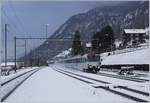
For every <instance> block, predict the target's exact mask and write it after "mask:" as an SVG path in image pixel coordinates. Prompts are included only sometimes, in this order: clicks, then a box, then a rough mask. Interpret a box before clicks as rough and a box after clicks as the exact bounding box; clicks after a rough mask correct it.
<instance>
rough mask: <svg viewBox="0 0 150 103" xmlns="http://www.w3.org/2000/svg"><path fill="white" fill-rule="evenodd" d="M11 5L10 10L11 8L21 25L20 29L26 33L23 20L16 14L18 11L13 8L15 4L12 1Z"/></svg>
mask: <svg viewBox="0 0 150 103" xmlns="http://www.w3.org/2000/svg"><path fill="white" fill-rule="evenodd" d="M9 4H10V8H11V9H12V11H13V12H14V16H15V17H16V19H17V21H18V22H19V24H20V27H21V28H22V31H23V32H24V31H25V29H24V26H23V23H22V21H21V19H20V18H19V16H18V15H17V14H16V11H15V9H14V7H13V3H12V1H11V0H10V3H9Z"/></svg>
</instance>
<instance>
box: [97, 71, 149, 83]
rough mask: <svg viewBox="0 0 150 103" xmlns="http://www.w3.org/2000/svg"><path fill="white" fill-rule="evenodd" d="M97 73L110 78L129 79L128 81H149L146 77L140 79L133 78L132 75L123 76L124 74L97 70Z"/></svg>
mask: <svg viewBox="0 0 150 103" xmlns="http://www.w3.org/2000/svg"><path fill="white" fill-rule="evenodd" d="M97 75H101V76H107V77H112V78H117V79H124V80H129V81H134V82H147V81H149V80H147V79H140V78H134V77H125V76H120V75H114V74H107V73H101V72H98V74H97Z"/></svg>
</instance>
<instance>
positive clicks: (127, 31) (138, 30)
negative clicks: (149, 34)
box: [124, 29, 146, 34]
mask: <svg viewBox="0 0 150 103" xmlns="http://www.w3.org/2000/svg"><path fill="white" fill-rule="evenodd" d="M124 31H125V33H127V34H143V33H146V30H145V29H124Z"/></svg>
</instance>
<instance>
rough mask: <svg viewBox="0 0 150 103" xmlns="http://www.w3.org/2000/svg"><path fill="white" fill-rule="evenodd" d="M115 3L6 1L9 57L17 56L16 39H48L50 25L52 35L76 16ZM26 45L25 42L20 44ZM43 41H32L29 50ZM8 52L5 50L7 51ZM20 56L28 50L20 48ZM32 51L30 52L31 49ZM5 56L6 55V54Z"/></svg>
mask: <svg viewBox="0 0 150 103" xmlns="http://www.w3.org/2000/svg"><path fill="white" fill-rule="evenodd" d="M118 3H120V2H114V1H111V2H110V1H102V2H100V1H97V2H92V1H90V2H85V1H82V2H81V1H61V2H60V1H3V2H2V28H1V29H2V46H4V24H6V23H7V24H9V25H8V58H13V56H14V41H13V38H14V36H17V37H45V31H46V26H45V24H49V26H48V36H50V35H52V34H53V33H54V32H55V31H56V30H57V29H58V28H59V26H60V25H61V24H63V23H65V21H66V20H68V19H69V18H70V17H71V16H72V15H75V14H78V13H83V12H87V11H88V10H90V9H92V8H95V7H97V6H104V5H115V4H118ZM18 43H19V45H23V44H24V41H18ZM40 43H41V42H38V41H37V42H34V43H33V41H32V43H31V42H30V41H28V44H27V45H28V48H29V47H30V48H31V47H32V48H33V47H35V46H37V45H39V44H40ZM3 51H4V50H3ZM17 52H18V53H17V55H18V56H20V55H23V53H24V48H23V47H22V48H21V47H18V48H17ZM28 52H29V49H28ZM3 55H4V52H3Z"/></svg>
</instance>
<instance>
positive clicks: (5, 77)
mask: <svg viewBox="0 0 150 103" xmlns="http://www.w3.org/2000/svg"><path fill="white" fill-rule="evenodd" d="M36 68H38V67H32V68H31V67H27V68H23V69H18V70H17V72H16V73H15V72H14V73H11V74H10V75H7V76H1V81H7V80H9V79H11V78H13V77H16V76H18V75H20V74H22V73H25V72H28V71H30V70H33V69H36Z"/></svg>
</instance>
